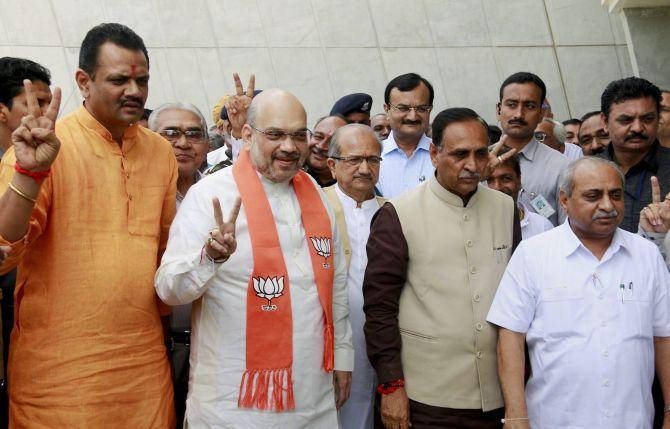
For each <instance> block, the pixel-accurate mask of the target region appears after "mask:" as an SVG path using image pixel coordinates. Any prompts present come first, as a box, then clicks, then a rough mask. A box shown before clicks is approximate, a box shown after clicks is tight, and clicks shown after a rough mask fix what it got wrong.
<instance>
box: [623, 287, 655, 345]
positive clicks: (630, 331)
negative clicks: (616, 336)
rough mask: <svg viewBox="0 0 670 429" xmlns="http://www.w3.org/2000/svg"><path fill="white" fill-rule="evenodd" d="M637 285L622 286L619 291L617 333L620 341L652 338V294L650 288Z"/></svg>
mask: <svg viewBox="0 0 670 429" xmlns="http://www.w3.org/2000/svg"><path fill="white" fill-rule="evenodd" d="M643 286H647V285H646V284H643V283H639V285H638V286H636V285H634V284H633V283H629V284H624V289H623V290H621V295H623V299H622V301H621V307H622V308H621V316H622V317H621V318H620V322H621V324H622V326H621V327H620V329H619V332H621V334H622V340H631V339H643V340H649V339H651V338H652V337H653V322H654V307H653V294H652V290H651V288H650V287H643Z"/></svg>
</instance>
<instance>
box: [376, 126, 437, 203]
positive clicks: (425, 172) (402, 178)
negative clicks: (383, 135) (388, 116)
mask: <svg viewBox="0 0 670 429" xmlns="http://www.w3.org/2000/svg"><path fill="white" fill-rule="evenodd" d="M431 143H432V140H431V139H430V138H429V137H428V136H426V135H425V134H424V135H423V136H421V140H419V144H418V145H417V146H416V149H414V152H413V153H412V155H411V156H410V157H409V158H408V157H407V155H406V154H405V152H403V150H402V149H400V148H399V147H398V145H397V144H396V142H395V139H394V138H393V131H391V134H389V136H388V138H387V139H386V140H384V141H383V142H382V144H383V146H384V148H383V149H382V159H383V161H382V165H381V169H380V171H379V183H378V184H377V187H378V188H379V191H380V192H381V194H382V195H383V196H384V198H393V197H395V196H397V195H400V194H402V193H403V192H405V191H407V190H408V189H412V188H413V187H415V186H416V185H418V184H419V183H422V182H425V181H426V180H428V179H430V178H431V177H433V173H434V171H435V167H433V163H432V162H431V161H430V152H429V151H428V150H429V148H430V144H431Z"/></svg>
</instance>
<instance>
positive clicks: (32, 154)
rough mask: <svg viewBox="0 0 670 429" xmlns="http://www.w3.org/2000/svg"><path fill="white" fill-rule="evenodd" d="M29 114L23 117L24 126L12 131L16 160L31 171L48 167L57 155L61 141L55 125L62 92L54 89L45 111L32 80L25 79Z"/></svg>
mask: <svg viewBox="0 0 670 429" xmlns="http://www.w3.org/2000/svg"><path fill="white" fill-rule="evenodd" d="M23 86H24V88H25V91H26V101H27V103H28V114H27V115H26V116H24V117H23V119H21V125H20V126H19V127H18V128H17V129H16V130H15V131H14V132H13V133H12V143H13V144H14V152H15V154H16V161H17V163H18V164H19V166H21V167H22V168H23V169H25V170H28V171H31V172H39V171H44V170H48V169H49V167H51V164H53V162H54V161H55V159H56V155H58V150H59V149H60V141H59V140H58V137H56V133H55V131H54V126H55V124H56V117H57V116H58V109H59V108H60V100H61V91H60V88H55V89H54V93H53V97H52V98H51V103H49V107H48V108H47V109H46V111H45V112H42V109H41V108H40V105H39V103H38V102H37V97H36V96H35V93H34V91H33V84H32V82H31V81H30V80H27V79H26V80H24V81H23Z"/></svg>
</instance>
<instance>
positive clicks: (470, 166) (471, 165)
mask: <svg viewBox="0 0 670 429" xmlns="http://www.w3.org/2000/svg"><path fill="white" fill-rule="evenodd" d="M463 168H464V169H466V170H467V171H469V172H470V173H474V172H476V171H477V159H476V158H475V155H474V154H471V155H470V156H468V157H467V158H466V159H465V164H463Z"/></svg>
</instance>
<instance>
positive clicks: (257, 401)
mask: <svg viewBox="0 0 670 429" xmlns="http://www.w3.org/2000/svg"><path fill="white" fill-rule="evenodd" d="M270 388H272V397H270ZM284 392H286V395H284ZM237 406H238V407H240V408H257V409H259V410H273V411H276V412H281V411H284V410H293V409H295V398H294V396H293V374H292V371H291V368H277V369H269V370H268V369H264V370H250V369H248V370H246V371H245V372H244V374H243V375H242V381H241V382H240V394H239V396H238V398H237Z"/></svg>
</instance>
